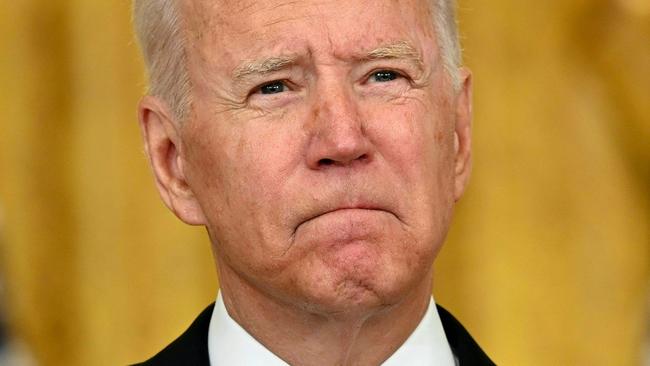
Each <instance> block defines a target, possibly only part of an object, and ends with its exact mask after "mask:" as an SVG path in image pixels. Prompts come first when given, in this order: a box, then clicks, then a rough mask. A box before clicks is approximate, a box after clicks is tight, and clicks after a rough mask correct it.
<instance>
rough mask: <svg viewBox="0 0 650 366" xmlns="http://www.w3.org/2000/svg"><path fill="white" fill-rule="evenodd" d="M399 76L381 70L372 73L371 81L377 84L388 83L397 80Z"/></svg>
mask: <svg viewBox="0 0 650 366" xmlns="http://www.w3.org/2000/svg"><path fill="white" fill-rule="evenodd" d="M398 76H399V75H398V74H397V73H396V72H395V71H390V70H381V71H377V72H374V73H373V74H372V75H371V78H372V81H375V82H378V83H386V82H389V81H393V80H395V79H397V77H398Z"/></svg>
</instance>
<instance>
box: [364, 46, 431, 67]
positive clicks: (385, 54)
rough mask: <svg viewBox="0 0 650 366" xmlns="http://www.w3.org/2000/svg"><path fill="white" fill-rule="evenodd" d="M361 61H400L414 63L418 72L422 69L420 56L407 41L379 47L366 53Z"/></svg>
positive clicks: (422, 64)
mask: <svg viewBox="0 0 650 366" xmlns="http://www.w3.org/2000/svg"><path fill="white" fill-rule="evenodd" d="M361 59H362V60H363V61H375V60H385V59H402V60H408V61H411V62H413V63H415V64H416V66H417V67H418V69H420V70H423V69H424V62H423V61H422V56H421V55H420V53H419V52H418V51H417V49H416V48H415V47H413V45H411V43H409V42H407V41H397V42H394V43H389V44H385V45H381V46H379V47H377V48H375V49H373V50H371V51H370V52H368V53H366V54H365V56H363V57H362V58H361Z"/></svg>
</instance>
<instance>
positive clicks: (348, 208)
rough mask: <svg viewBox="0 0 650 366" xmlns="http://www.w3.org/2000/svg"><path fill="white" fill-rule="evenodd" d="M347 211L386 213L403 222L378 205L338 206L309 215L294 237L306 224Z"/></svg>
mask: <svg viewBox="0 0 650 366" xmlns="http://www.w3.org/2000/svg"><path fill="white" fill-rule="evenodd" d="M347 211H377V212H384V213H387V214H390V215H392V216H393V217H395V218H396V219H397V220H399V221H400V222H401V221H402V220H401V219H400V218H399V216H397V215H396V214H395V213H394V212H392V211H390V210H388V209H386V208H384V207H379V206H376V205H366V204H360V205H344V206H338V207H335V208H332V209H326V210H321V211H318V212H315V213H314V214H312V215H308V216H307V217H305V218H304V219H302V220H301V221H300V222H299V223H298V225H296V226H295V227H294V229H293V235H292V237H293V236H295V234H296V232H297V231H298V229H299V228H300V227H301V226H302V225H304V224H305V223H308V222H310V221H313V220H316V219H318V218H321V217H323V216H326V215H331V214H335V213H339V212H340V213H343V212H347Z"/></svg>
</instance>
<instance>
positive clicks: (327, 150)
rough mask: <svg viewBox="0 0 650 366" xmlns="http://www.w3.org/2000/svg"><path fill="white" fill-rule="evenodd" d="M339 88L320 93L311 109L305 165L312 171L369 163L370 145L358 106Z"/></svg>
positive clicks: (346, 92) (370, 156)
mask: <svg viewBox="0 0 650 366" xmlns="http://www.w3.org/2000/svg"><path fill="white" fill-rule="evenodd" d="M350 94H351V92H350V91H347V90H345V89H344V88H342V87H337V88H328V89H327V90H322V91H321V92H320V93H319V95H318V96H317V97H315V98H314V99H315V101H314V103H313V107H312V113H311V120H310V121H309V123H310V125H311V128H310V131H309V132H310V140H309V146H308V148H307V149H308V150H307V164H308V166H309V168H311V169H315V170H321V169H326V168H328V167H333V166H339V167H342V166H351V165H354V164H365V163H368V162H369V161H370V160H371V158H372V154H371V149H372V144H371V142H370V140H369V139H368V136H367V135H366V128H365V123H364V121H363V120H362V118H361V116H360V114H359V108H358V103H357V102H355V101H354V100H353V99H352V97H351V95H350Z"/></svg>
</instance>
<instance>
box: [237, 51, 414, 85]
mask: <svg viewBox="0 0 650 366" xmlns="http://www.w3.org/2000/svg"><path fill="white" fill-rule="evenodd" d="M358 59H360V60H361V61H374V60H385V59H405V60H410V61H413V62H415V63H416V64H417V66H418V68H420V69H423V67H424V65H423V62H422V57H421V56H420V53H419V52H418V51H417V50H416V49H415V47H413V46H412V45H411V44H410V43H409V42H407V41H398V42H394V43H389V44H385V45H381V46H379V47H377V48H375V49H373V50H371V51H369V52H367V53H366V54H364V55H363V56H361V57H359V58H358ZM296 62H297V56H273V57H268V58H264V59H260V60H255V61H246V62H244V63H242V64H241V65H239V66H237V67H236V68H235V70H234V71H233V74H232V75H233V79H234V80H237V81H242V80H244V79H246V78H248V77H250V76H252V75H264V74H270V73H272V72H276V71H280V70H282V69H285V68H286V67H287V66H291V65H294V64H295V63H296Z"/></svg>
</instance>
